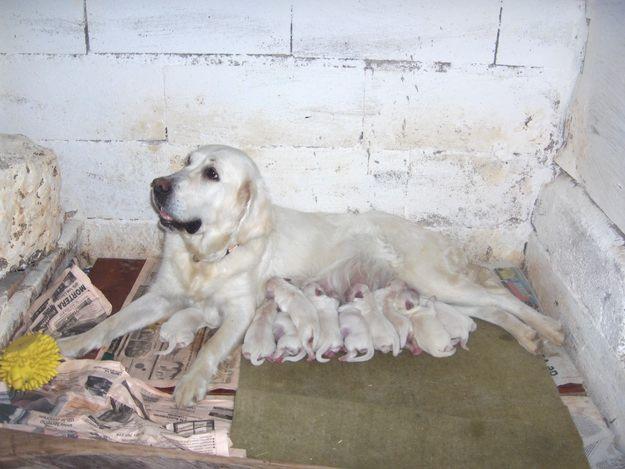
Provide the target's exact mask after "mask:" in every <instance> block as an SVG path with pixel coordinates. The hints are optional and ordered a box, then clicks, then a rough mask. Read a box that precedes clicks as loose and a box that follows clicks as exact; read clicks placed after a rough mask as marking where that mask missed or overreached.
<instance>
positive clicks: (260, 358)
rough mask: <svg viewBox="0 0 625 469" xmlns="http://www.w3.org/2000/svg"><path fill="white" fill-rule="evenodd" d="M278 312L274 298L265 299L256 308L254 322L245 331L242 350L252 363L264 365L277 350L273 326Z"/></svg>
mask: <svg viewBox="0 0 625 469" xmlns="http://www.w3.org/2000/svg"><path fill="white" fill-rule="evenodd" d="M277 314H278V305H276V302H275V301H273V300H267V301H265V302H264V303H263V304H262V305H261V306H260V308H258V309H257V310H256V314H255V315H254V319H253V320H252V324H250V327H249V328H248V330H247V332H246V333H245V338H244V339H243V348H242V349H241V352H242V353H243V356H244V357H245V358H247V359H248V360H249V361H250V362H252V365H255V366H258V365H262V364H263V363H264V362H265V360H266V359H271V358H272V356H273V353H274V352H275V350H276V341H275V339H274V333H273V327H274V322H275V319H276V315H277Z"/></svg>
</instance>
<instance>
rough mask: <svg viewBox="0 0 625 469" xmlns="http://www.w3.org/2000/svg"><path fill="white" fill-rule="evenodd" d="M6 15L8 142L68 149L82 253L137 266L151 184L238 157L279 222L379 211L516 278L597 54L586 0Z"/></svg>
mask: <svg viewBox="0 0 625 469" xmlns="http://www.w3.org/2000/svg"><path fill="white" fill-rule="evenodd" d="M0 10H1V11H0V12H1V13H2V14H1V15H0V53H1V55H0V73H1V75H0V132H10V133H24V134H26V135H28V136H29V137H30V138H32V139H35V140H36V141H38V142H39V143H41V144H43V145H47V146H49V147H51V148H53V149H54V150H55V152H56V153H57V155H58V156H59V160H60V161H59V164H60V167H61V170H62V176H63V180H64V183H63V191H62V198H63V203H64V206H65V208H66V209H67V210H79V211H80V212H81V213H82V214H83V215H84V216H85V217H87V218H88V220H89V223H88V225H87V240H88V243H87V244H88V245H87V247H88V248H89V249H91V250H92V251H94V252H95V253H100V254H105V253H109V254H112V253H115V254H117V255H120V254H122V255H124V254H125V255H129V256H132V255H140V254H142V251H144V250H146V249H147V250H149V249H150V246H152V245H155V243H152V244H151V243H150V242H148V241H146V240H147V239H149V235H147V234H146V233H150V232H151V233H155V231H154V226H155V225H154V221H155V220H154V215H153V214H152V211H151V209H150V206H149V198H148V182H149V181H150V180H151V179H152V178H154V177H155V176H157V175H161V174H163V173H167V172H169V171H173V170H174V169H175V168H176V166H177V165H178V164H179V163H180V161H181V159H182V157H183V156H184V154H185V153H187V152H188V151H189V150H191V149H193V148H194V147H196V146H197V145H199V144H204V143H224V144H230V145H234V146H239V147H242V148H243V149H245V150H246V151H248V152H249V153H250V155H252V156H253V157H254V158H255V159H256V161H257V162H258V163H259V165H260V167H261V169H262V170H263V173H264V174H265V175H266V177H267V179H268V181H269V182H270V188H271V190H272V192H273V197H274V200H275V201H276V202H277V203H281V204H284V205H288V206H292V207H295V208H301V209H306V210H331V211H342V210H346V209H350V210H365V209H368V208H372V207H373V208H378V209H383V210H387V211H390V212H393V213H397V214H402V215H406V216H408V217H410V218H412V219H415V220H418V221H422V222H424V223H427V224H429V225H431V226H434V227H436V228H437V229H441V230H444V231H452V232H454V233H456V235H457V236H458V237H459V238H460V239H461V240H462V241H464V242H465V243H467V245H468V246H469V252H470V253H471V254H472V255H473V256H474V257H476V258H479V259H481V260H489V259H490V258H502V257H504V258H508V259H511V260H513V261H519V260H520V259H521V258H522V250H523V246H524V243H525V241H526V240H527V238H528V235H529V232H530V230H531V225H530V221H529V217H530V214H531V211H532V207H533V205H534V202H535V200H536V197H537V194H538V190H539V188H540V187H541V185H542V184H543V183H544V182H545V181H547V180H549V179H550V178H552V170H551V161H552V159H553V156H554V153H555V151H556V150H557V148H558V147H559V146H560V144H561V134H562V122H563V116H564V112H565V110H566V108H567V106H568V103H569V100H570V96H571V92H572V89H573V86H574V84H575V80H576V77H577V75H578V73H579V69H580V64H581V59H582V55H583V46H584V42H585V38H586V22H585V11H584V2H583V1H582V0H557V1H552V2H549V4H548V5H544V2H541V1H539V0H535V1H529V2H528V1H522V0H477V1H474V2H464V1H460V0H444V1H440V2H429V1H425V0H419V1H415V0H413V1H407V0H405V1H404V0H392V1H388V2H384V3H383V4H382V3H380V2H379V1H373V0H360V1H357V0H322V1H318V2H309V1H304V0H293V1H289V0H272V1H269V2H256V1H252V0H235V1H225V0H216V1H212V2H204V1H187V2H171V1H164V0H150V1H148V0H142V1H133V2H125V1H121V0H114V1H113V0H83V1H80V0H57V1H55V2H48V1H47V0H29V1H24V0H22V1H15V0H11V1H8V0H7V1H4V2H2V3H0ZM89 227H91V229H90V228H89ZM150 230H151V231H150ZM139 232H140V233H141V234H140V235H139V234H136V235H135V233H139ZM103 233H105V234H106V235H103ZM133 239H137V240H140V241H137V242H136V243H135V244H133V241H132V240H133Z"/></svg>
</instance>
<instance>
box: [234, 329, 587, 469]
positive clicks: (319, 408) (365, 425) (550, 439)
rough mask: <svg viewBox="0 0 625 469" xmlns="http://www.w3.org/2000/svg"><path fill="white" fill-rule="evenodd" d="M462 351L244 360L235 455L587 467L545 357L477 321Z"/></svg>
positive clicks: (382, 463)
mask: <svg viewBox="0 0 625 469" xmlns="http://www.w3.org/2000/svg"><path fill="white" fill-rule="evenodd" d="M470 349H471V350H470V351H465V350H459V351H458V352H457V353H456V354H455V355H454V356H453V357H449V358H445V359H440V358H433V357H431V356H428V355H426V354H423V355H421V356H418V357H414V356H412V355H411V354H409V353H408V352H407V351H404V352H402V354H401V355H400V356H399V357H396V358H394V357H392V356H391V355H390V354H387V355H382V354H379V353H377V354H376V355H375V357H374V358H373V359H372V360H371V361H369V362H366V363H360V364H347V363H342V362H339V361H338V360H332V361H331V362H329V363H323V364H322V363H314V362H313V363H310V362H299V363H287V364H279V365H278V364H272V363H265V364H263V365H262V366H258V367H254V366H252V365H251V364H250V363H249V362H248V361H247V360H242V361H241V375H240V382H239V389H238V391H237V395H236V402H235V417H234V423H233V427H232V434H231V438H232V440H233V442H234V446H235V447H238V448H245V449H246V450H247V455H248V457H251V458H259V459H265V460H271V461H283V462H291V463H307V464H319V465H329V466H341V467H358V468H367V467H371V468H380V467H393V468H399V467H411V468H413V467H432V468H440V467H463V468H465V467H476V468H486V467H507V468H508V467H519V468H528V467H567V468H576V467H588V465H587V462H586V458H585V456H584V451H583V447H582V442H581V439H580V437H579V435H578V433H577V430H576V429H575V426H574V424H573V422H572V420H571V418H570V416H569V412H568V410H567V409H566V407H565V406H564V405H563V404H562V402H561V400H560V398H559V396H558V393H557V390H556V388H555V386H554V384H553V382H552V380H551V377H550V376H549V374H548V373H547V370H546V368H545V365H544V361H543V358H542V357H540V356H533V355H530V354H529V353H527V352H526V351H525V350H523V349H522V348H521V347H520V346H519V345H518V344H517V343H516V341H515V340H514V339H513V338H512V337H511V336H510V335H509V334H508V333H506V332H504V331H502V330H501V329H499V328H497V327H495V326H492V325H490V324H487V323H485V322H481V321H480V322H479V324H478V328H477V331H476V332H475V333H474V335H473V336H472V339H471V343H470Z"/></svg>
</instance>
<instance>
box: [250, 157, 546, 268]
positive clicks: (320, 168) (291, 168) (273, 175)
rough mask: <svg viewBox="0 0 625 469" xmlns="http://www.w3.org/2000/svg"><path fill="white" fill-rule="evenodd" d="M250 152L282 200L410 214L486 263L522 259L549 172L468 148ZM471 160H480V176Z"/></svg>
mask: <svg viewBox="0 0 625 469" xmlns="http://www.w3.org/2000/svg"><path fill="white" fill-rule="evenodd" d="M246 151H247V152H248V153H249V154H250V156H252V158H253V159H254V160H255V161H256V163H257V164H258V166H259V169H260V171H261V173H262V175H263V177H264V179H265V181H266V182H267V186H268V188H269V191H270V193H271V196H272V200H273V201H274V203H276V204H278V205H283V206H286V207H290V208H294V209H298V210H306V211H329V212H344V211H346V210H359V211H366V210H370V209H376V210H383V211H387V212H390V213H394V214H397V215H402V216H404V215H405V216H407V218H409V219H412V220H415V221H417V222H420V223H422V224H423V225H426V226H430V227H433V228H434V229H437V230H439V231H442V232H444V233H447V234H450V235H452V236H453V237H454V238H456V239H457V240H458V241H459V242H460V243H461V244H462V245H463V246H464V247H465V249H466V251H467V253H468V254H469V256H470V257H471V258H472V259H475V260H480V261H483V262H488V261H493V260H499V259H507V260H509V261H511V262H514V263H517V264H518V263H520V262H521V261H522V258H523V245H524V243H525V241H526V240H527V236H528V234H529V232H530V230H531V227H530V223H529V221H528V217H529V212H530V210H531V206H532V204H533V201H534V200H535V197H536V196H535V194H536V193H537V192H538V187H539V185H540V184H541V182H543V181H544V179H545V178H547V177H549V175H550V174H551V172H550V171H549V170H545V169H540V168H538V169H537V170H536V176H535V177H528V176H529V175H530V174H532V170H531V169H529V168H527V167H525V166H523V165H522V164H521V163H509V164H506V163H500V162H497V161H496V160H494V159H492V158H491V159H480V158H477V159H476V158H475V157H474V156H471V155H457V154H454V155H445V156H440V155H435V156H432V155H431V154H429V155H427V154H424V153H423V152H399V151H383V152H373V153H371V155H367V154H366V152H365V151H359V150H350V149H311V148H285V147H281V148H248V149H246ZM367 161H368V163H367ZM367 165H368V168H369V169H367ZM472 165H475V166H477V170H476V171H475V172H476V175H475V176H472V175H471V172H472V171H471V166H472ZM541 178H542V180H541ZM452 185H453V187H451V186H452ZM476 201H477V202H476ZM472 204H479V206H473V205H472ZM480 207H481V208H480ZM458 208H459V209H458ZM463 208H466V209H465V210H462V209H463ZM521 215H522V216H523V218H517V217H521Z"/></svg>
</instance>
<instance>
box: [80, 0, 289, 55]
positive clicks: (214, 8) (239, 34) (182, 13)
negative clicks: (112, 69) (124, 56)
mask: <svg viewBox="0 0 625 469" xmlns="http://www.w3.org/2000/svg"><path fill="white" fill-rule="evenodd" d="M87 14H88V22H89V35H90V46H91V50H93V51H94V52H156V53H163V52H175V53H185V54H189V53H190V54H198V53H229V54H288V53H289V49H290V29H291V8H290V2H289V1H288V0H272V1H271V2H258V1H254V0H235V1H225V0H221V1H212V2H205V1H200V0H193V1H186V2H169V1H167V0H140V1H133V2H127V1H123V0H89V1H88V2H87Z"/></svg>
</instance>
